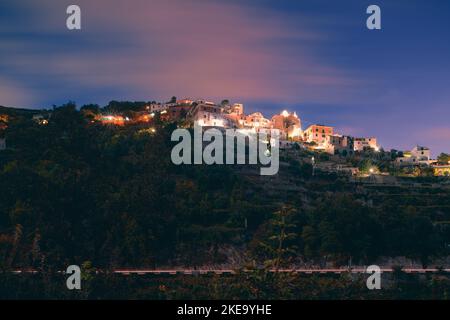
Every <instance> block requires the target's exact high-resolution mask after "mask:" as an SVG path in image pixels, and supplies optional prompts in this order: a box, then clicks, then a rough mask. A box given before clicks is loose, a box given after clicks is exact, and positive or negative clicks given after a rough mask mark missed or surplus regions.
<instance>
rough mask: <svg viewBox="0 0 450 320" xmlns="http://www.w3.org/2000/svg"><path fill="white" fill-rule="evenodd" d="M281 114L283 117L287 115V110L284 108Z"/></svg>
mask: <svg viewBox="0 0 450 320" xmlns="http://www.w3.org/2000/svg"><path fill="white" fill-rule="evenodd" d="M281 115H282V116H283V117H285V118H286V117H289V112H287V110H284V111H283V112H282V113H281Z"/></svg>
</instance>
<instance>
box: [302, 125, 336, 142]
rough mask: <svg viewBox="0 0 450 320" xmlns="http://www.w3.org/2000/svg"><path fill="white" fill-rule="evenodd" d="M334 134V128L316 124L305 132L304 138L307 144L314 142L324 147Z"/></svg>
mask: <svg viewBox="0 0 450 320" xmlns="http://www.w3.org/2000/svg"><path fill="white" fill-rule="evenodd" d="M333 134H334V128H333V127H329V126H324V125H320V124H314V125H311V126H309V127H308V129H306V130H305V131H304V132H303V138H304V140H305V141H306V142H310V143H311V142H314V143H316V144H317V145H324V144H326V142H327V137H328V136H331V135H333Z"/></svg>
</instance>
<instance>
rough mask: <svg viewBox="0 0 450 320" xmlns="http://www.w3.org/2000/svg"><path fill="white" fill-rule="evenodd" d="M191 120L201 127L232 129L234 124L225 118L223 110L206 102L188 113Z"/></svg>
mask: <svg viewBox="0 0 450 320" xmlns="http://www.w3.org/2000/svg"><path fill="white" fill-rule="evenodd" d="M188 117H189V119H190V120H191V121H192V122H194V124H197V125H199V126H201V127H222V128H231V127H232V126H233V124H232V122H231V121H230V120H229V119H227V118H226V117H225V115H224V114H223V112H222V108H221V107H219V106H217V105H215V104H214V103H210V102H205V103H200V104H197V105H196V106H194V107H193V108H192V109H191V110H190V111H189V113H188Z"/></svg>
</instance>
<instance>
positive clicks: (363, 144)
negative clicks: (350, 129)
mask: <svg viewBox="0 0 450 320" xmlns="http://www.w3.org/2000/svg"><path fill="white" fill-rule="evenodd" d="M367 149H372V150H375V151H378V150H379V149H380V148H379V147H378V144H377V138H374V137H371V138H354V139H353V150H354V151H357V152H361V151H364V150H367Z"/></svg>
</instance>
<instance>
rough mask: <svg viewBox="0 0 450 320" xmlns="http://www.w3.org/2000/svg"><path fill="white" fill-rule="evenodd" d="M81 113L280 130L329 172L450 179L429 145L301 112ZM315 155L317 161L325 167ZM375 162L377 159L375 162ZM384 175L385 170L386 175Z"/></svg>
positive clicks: (114, 122)
mask: <svg viewBox="0 0 450 320" xmlns="http://www.w3.org/2000/svg"><path fill="white" fill-rule="evenodd" d="M81 112H82V113H83V115H84V116H85V118H86V119H87V120H88V121H89V122H90V123H91V124H102V125H106V126H118V127H121V126H127V125H136V124H142V125H147V126H149V127H150V130H153V131H154V130H155V129H154V127H153V126H152V125H153V124H154V123H155V122H160V123H177V124H178V126H182V127H192V126H193V125H194V124H197V125H199V126H201V127H204V128H211V127H215V128H221V129H228V128H234V129H241V130H249V131H251V132H263V131H265V132H268V131H270V130H271V129H278V130H279V131H280V138H281V140H280V148H281V149H283V150H287V151H289V150H291V149H301V150H305V151H307V152H310V154H311V155H314V154H317V155H319V156H320V155H321V159H322V160H323V159H326V160H330V161H321V164H320V165H321V166H322V168H321V169H323V170H325V171H340V172H347V173H350V174H352V175H361V174H362V175H375V174H378V175H382V174H387V173H388V172H386V171H387V170H383V168H382V167H380V166H377V165H375V163H376V162H377V161H378V162H379V161H380V160H382V161H383V162H384V163H386V162H387V163H388V164H389V167H391V168H396V169H395V170H396V171H397V172H401V173H403V174H405V175H407V176H423V175H426V176H432V175H434V176H449V175H450V156H449V155H447V154H444V153H443V154H441V155H440V156H439V157H438V159H432V158H431V150H430V149H429V148H427V147H425V146H415V147H413V148H412V149H411V150H406V151H399V150H390V151H385V150H384V149H383V147H382V146H380V144H379V143H378V141H377V138H376V137H373V136H370V137H353V136H350V135H345V134H342V133H339V132H336V130H335V128H334V127H332V126H329V125H324V124H312V125H310V126H308V127H307V128H303V127H302V120H301V118H300V117H299V116H298V115H297V113H296V112H289V111H287V110H284V111H282V112H280V113H279V114H276V115H273V116H272V117H271V118H266V117H265V116H264V115H263V114H262V113H261V112H254V113H251V114H246V113H245V109H244V105H243V104H240V103H230V102H229V101H228V100H223V101H222V102H221V103H214V102H210V101H206V100H202V99H200V100H192V99H180V100H177V99H176V98H175V97H173V98H172V99H171V100H170V101H169V102H166V103H161V102H155V101H153V102H150V103H121V102H111V103H110V105H108V106H107V107H105V108H100V107H99V106H97V105H85V106H83V107H82V108H81ZM51 116H52V112H51V111H42V112H34V114H33V116H32V119H33V121H34V122H35V123H37V124H39V125H48V123H49V122H50V121H51ZM8 117H9V116H8V114H5V113H3V114H2V113H1V112H0V150H5V149H6V148H7V143H6V142H7V141H6V138H5V132H6V129H7V128H8V119H9V118H8ZM352 157H359V158H363V159H365V160H366V161H365V163H366V164H365V165H364V166H363V167H364V168H362V167H361V165H359V166H358V165H355V163H353V164H352V163H350V162H349V161H348V159H349V158H352ZM317 160H318V159H315V158H314V156H313V157H312V158H310V161H311V163H313V164H314V163H315V164H317V165H319V164H318V163H317V162H318V161H317ZM372 160H374V161H372ZM383 171H384V172H383Z"/></svg>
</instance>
